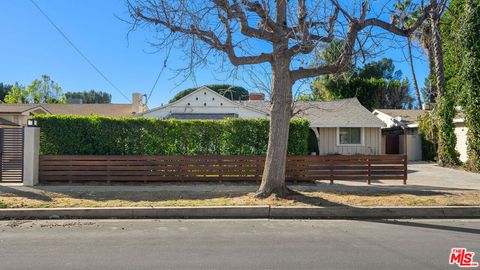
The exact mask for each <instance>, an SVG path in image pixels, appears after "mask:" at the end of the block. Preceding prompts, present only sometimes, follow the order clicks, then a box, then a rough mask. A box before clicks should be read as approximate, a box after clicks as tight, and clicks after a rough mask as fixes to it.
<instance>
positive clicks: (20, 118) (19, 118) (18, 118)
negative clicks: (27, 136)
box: [0, 114, 28, 126]
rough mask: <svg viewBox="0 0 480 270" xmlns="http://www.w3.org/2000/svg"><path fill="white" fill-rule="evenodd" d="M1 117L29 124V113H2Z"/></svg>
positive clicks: (22, 124)
mask: <svg viewBox="0 0 480 270" xmlns="http://www.w3.org/2000/svg"><path fill="white" fill-rule="evenodd" d="M0 117H1V118H3V119H5V120H8V121H10V122H13V123H15V124H19V125H21V126H25V125H27V120H28V115H22V114H0Z"/></svg>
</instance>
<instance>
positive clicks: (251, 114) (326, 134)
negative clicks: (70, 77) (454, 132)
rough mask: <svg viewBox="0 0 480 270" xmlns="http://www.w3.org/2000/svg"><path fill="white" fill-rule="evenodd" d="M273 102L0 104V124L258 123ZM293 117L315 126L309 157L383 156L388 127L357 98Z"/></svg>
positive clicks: (255, 98)
mask: <svg viewBox="0 0 480 270" xmlns="http://www.w3.org/2000/svg"><path fill="white" fill-rule="evenodd" d="M270 106H271V104H270V102H268V101H266V100H265V96H264V95H263V94H259V93H250V96H249V100H247V101H233V100H230V99H228V98H226V97H224V96H222V95H220V94H218V93H217V92H215V91H213V90H211V89H209V88H207V87H200V88H199V89H197V90H195V91H194V92H192V93H190V94H188V95H186V96H184V97H182V98H181V99H179V100H177V101H175V102H172V103H169V104H167V105H162V106H160V107H157V108H153V109H150V110H146V108H145V106H144V105H143V102H142V96H141V95H140V94H139V93H134V94H133V102H132V104H0V125H1V124H2V121H3V124H5V125H10V124H13V125H17V126H25V125H26V124H27V119H29V118H30V117H32V116H34V115H38V114H61V115H101V116H111V117H137V116H139V117H149V118H158V119H185V120H186V119H208V120H219V119H225V118H247V119H259V118H269V117H270ZM293 117H294V118H302V119H307V120H308V121H309V123H310V137H311V141H314V142H315V143H312V144H311V145H310V147H309V148H310V149H309V152H310V153H315V154H316V155H353V154H365V155H377V154H381V153H382V152H384V151H383V149H382V140H381V128H382V127H384V126H385V124H384V123H383V122H382V121H380V119H378V118H377V117H375V116H374V115H372V114H371V113H370V112H369V111H368V110H367V109H366V108H365V107H363V106H362V105H361V104H360V102H359V101H358V100H357V99H356V98H350V99H343V100H337V101H329V102H324V101H299V102H295V104H294V108H293Z"/></svg>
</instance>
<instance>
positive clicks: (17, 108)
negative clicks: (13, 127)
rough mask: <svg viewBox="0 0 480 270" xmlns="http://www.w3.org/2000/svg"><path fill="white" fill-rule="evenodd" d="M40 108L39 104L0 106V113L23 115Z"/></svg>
mask: <svg viewBox="0 0 480 270" xmlns="http://www.w3.org/2000/svg"><path fill="white" fill-rule="evenodd" d="M37 107H40V108H42V106H41V105H40V104H5V103H2V104H0V113H23V112H25V111H28V110H31V109H34V108H37Z"/></svg>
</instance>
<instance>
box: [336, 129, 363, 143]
mask: <svg viewBox="0 0 480 270" xmlns="http://www.w3.org/2000/svg"><path fill="white" fill-rule="evenodd" d="M337 135H338V137H337V143H338V144H339V145H361V144H362V128H359V127H347V128H338V134H337Z"/></svg>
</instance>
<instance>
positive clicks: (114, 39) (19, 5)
mask: <svg viewBox="0 0 480 270" xmlns="http://www.w3.org/2000/svg"><path fill="white" fill-rule="evenodd" d="M35 1H36V3H37V4H38V5H39V6H40V7H41V8H42V9H43V10H44V11H45V12H46V13H47V15H48V16H49V17H50V18H51V19H52V20H53V21H54V22H55V24H56V25H57V26H58V27H59V28H61V29H62V30H63V32H64V33H66V35H67V36H68V37H69V38H70V40H72V42H73V43H74V44H75V45H76V46H77V47H78V48H79V49H80V50H81V51H82V52H83V53H84V54H85V55H86V56H87V57H88V58H89V59H90V60H91V61H92V62H93V63H94V64H95V66H97V67H98V68H99V69H100V70H101V71H102V72H103V73H104V74H105V75H106V76H107V77H108V78H109V79H110V80H111V81H112V82H113V83H114V84H115V85H116V86H117V87H118V88H119V89H120V90H121V91H122V92H123V93H124V94H125V95H126V96H127V97H129V98H130V96H131V93H132V92H142V93H147V94H148V93H149V92H150V90H151V88H152V86H153V84H154V82H155V79H156V78H157V75H158V73H159V71H160V70H161V69H162V66H163V61H164V59H165V53H164V52H158V53H153V52H154V49H153V48H152V47H151V46H150V45H149V44H148V42H147V41H148V40H152V39H151V37H152V36H151V33H150V32H147V31H144V30H139V31H136V32H133V33H131V34H130V35H129V38H128V40H127V36H126V35H127V32H128V30H129V25H127V24H126V23H124V22H122V21H121V20H119V19H118V18H117V17H116V16H119V17H122V18H127V13H126V8H125V2H124V1H123V0H101V1H99V0H82V1H78V0H35ZM0 10H1V11H2V14H1V16H0V25H2V27H0V36H1V39H2V44H1V45H0V46H1V47H0V48H1V49H0V60H1V65H0V82H4V83H14V82H19V83H21V84H29V83H30V82H31V81H32V80H33V79H35V78H40V76H41V75H42V74H48V75H50V77H51V78H52V79H53V80H54V81H56V82H57V83H58V84H59V85H60V86H61V87H62V88H63V90H64V91H83V90H90V89H96V90H101V91H106V92H109V93H111V94H112V96H113V100H112V101H113V103H126V102H128V101H127V100H126V99H125V98H123V97H122V95H121V94H120V93H119V92H117V91H116V90H115V89H114V88H113V87H112V86H110V85H109V84H108V83H107V82H106V81H105V80H104V79H103V78H102V77H101V76H100V75H99V74H98V73H97V72H96V71H95V70H94V69H93V68H92V67H91V66H90V65H89V64H88V63H87V62H86V61H85V60H84V59H83V58H82V57H81V56H80V55H79V54H78V53H77V52H76V51H75V50H74V49H73V48H72V47H71V46H70V45H69V44H68V43H67V42H66V41H65V39H64V38H63V37H62V36H61V35H60V34H59V33H58V32H57V31H56V30H55V28H54V27H53V26H52V25H51V24H50V23H49V22H48V21H47V20H46V19H45V17H43V15H42V14H41V13H40V12H39V11H38V10H37V9H36V8H35V6H34V5H33V4H32V3H31V2H30V0H0ZM182 55H183V54H182V52H181V51H179V50H174V51H172V53H171V55H170V58H169V62H168V66H169V67H174V66H176V67H180V66H182V65H183V64H184V61H185V60H183V59H182V58H183V57H182ZM419 55H420V54H419ZM383 57H390V58H393V59H394V60H395V65H396V67H397V69H401V70H402V71H403V74H404V75H406V76H409V77H410V74H411V72H410V69H409V66H408V63H406V62H405V61H404V59H403V54H402V52H401V50H389V51H388V54H385V55H383ZM415 66H416V68H417V77H418V81H419V84H420V87H421V86H422V84H423V80H424V78H425V76H426V74H427V72H428V64H427V63H426V62H425V60H422V59H421V58H418V59H416V60H415ZM174 74H175V73H174V71H171V70H170V69H165V71H164V72H163V73H162V76H161V77H160V80H159V82H158V84H157V86H156V88H155V90H154V92H153V95H152V98H151V99H150V102H149V107H154V106H158V105H160V104H162V103H166V102H168V100H169V99H170V98H171V97H173V95H174V94H175V93H176V92H178V91H180V90H182V89H185V88H188V87H192V86H198V85H203V84H209V83H234V84H238V85H243V86H246V85H245V83H244V81H241V80H238V79H233V78H229V76H228V75H227V74H218V70H217V69H216V68H214V67H213V66H212V67H211V68H205V69H203V70H199V71H197V73H196V80H195V81H194V80H192V79H187V80H184V78H182V77H176V78H173V77H174Z"/></svg>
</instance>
